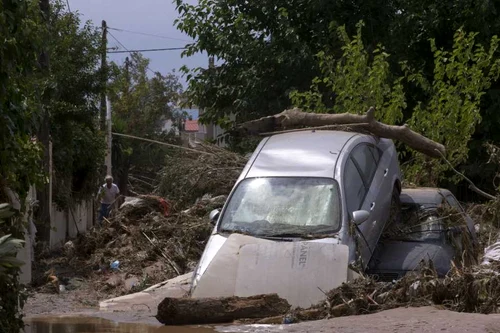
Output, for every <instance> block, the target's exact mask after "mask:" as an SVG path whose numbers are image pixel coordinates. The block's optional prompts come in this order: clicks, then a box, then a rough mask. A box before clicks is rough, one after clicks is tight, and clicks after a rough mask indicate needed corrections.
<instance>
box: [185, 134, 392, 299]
mask: <svg viewBox="0 0 500 333" xmlns="http://www.w3.org/2000/svg"><path fill="white" fill-rule="evenodd" d="M400 191H401V172H400V168H399V163H398V159H397V153H396V149H395V147H394V144H393V142H392V141H391V140H388V139H379V138H376V137H373V136H370V135H364V134H359V133H352V132H343V131H314V130H304V131H299V132H292V133H285V134H278V135H273V136H271V137H268V138H265V139H263V140H262V142H261V143H260V145H259V146H258V147H257V149H256V150H255V152H254V153H253V155H252V156H251V158H250V160H249V161H248V163H247V165H246V167H245V168H244V170H243V172H242V173H241V175H240V177H239V179H238V180H237V182H236V184H235V186H234V188H233V190H232V192H231V194H230V196H229V197H228V200H227V202H226V203H225V205H224V207H223V209H222V211H221V212H219V211H214V212H212V214H211V218H212V220H213V221H214V223H215V224H216V225H215V228H214V230H213V233H212V235H211V237H210V239H209V241H208V243H207V245H206V248H205V251H204V253H203V255H202V258H201V260H200V262H199V264H198V267H197V269H196V271H195V274H194V278H193V284H192V291H194V290H196V286H197V284H198V282H199V281H200V279H201V278H202V277H203V274H204V273H205V271H206V270H207V267H209V265H210V263H211V262H212V260H213V259H214V257H215V256H216V255H217V253H218V252H219V251H220V249H221V248H222V247H223V246H224V243H225V242H226V241H227V239H228V237H229V236H230V235H232V234H234V233H239V234H244V235H247V236H252V237H254V239H267V240H273V241H277V242H279V241H310V242H324V243H330V244H344V245H346V246H348V251H349V254H348V256H349V262H350V263H352V262H358V261H357V259H359V258H360V259H361V265H362V268H363V269H364V268H365V267H366V266H367V264H368V262H369V261H370V259H371V257H372V254H373V251H374V250H375V248H376V245H377V243H378V241H379V238H380V236H381V234H382V232H383V230H384V227H385V226H386V223H387V222H388V221H389V220H394V221H396V220H397V219H398V218H399V217H400V206H399V196H400ZM352 222H353V223H352ZM353 230H354V232H353ZM356 244H357V245H356ZM358 250H359V253H360V255H358V254H357V251H358ZM346 269H347V268H346ZM221 279H223V277H222V276H221ZM221 281H222V280H221ZM221 283H223V282H221Z"/></svg>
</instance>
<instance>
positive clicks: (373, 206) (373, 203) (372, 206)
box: [370, 202, 375, 210]
mask: <svg viewBox="0 0 500 333" xmlns="http://www.w3.org/2000/svg"><path fill="white" fill-rule="evenodd" d="M374 208H375V202H372V203H371V205H370V210H373V209H374Z"/></svg>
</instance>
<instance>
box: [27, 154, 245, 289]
mask: <svg viewBox="0 0 500 333" xmlns="http://www.w3.org/2000/svg"><path fill="white" fill-rule="evenodd" d="M197 149H198V150H199V151H200V153H196V152H192V151H187V152H185V151H183V152H181V153H179V154H176V157H175V158H172V159H170V160H168V163H167V165H166V166H165V168H164V170H163V171H162V172H161V173H160V174H159V178H160V181H159V182H160V184H159V186H158V191H157V192H158V193H159V194H160V195H161V196H158V195H139V196H138V197H134V198H132V197H128V198H126V200H125V202H124V204H122V206H121V207H120V208H119V209H117V207H115V208H114V209H113V210H112V213H111V216H110V217H109V218H108V219H107V220H105V221H104V222H103V226H102V227H101V228H98V227H96V228H92V229H91V230H89V231H87V233H85V234H81V235H79V236H78V237H77V239H75V240H73V241H70V242H68V243H66V245H65V246H64V248H63V250H62V252H60V253H50V254H49V253H46V254H45V255H42V256H41V257H40V258H39V260H38V263H37V265H38V269H37V271H38V272H37V274H38V277H37V278H36V281H35V285H40V284H42V285H43V284H45V283H46V282H47V276H48V275H50V274H51V273H52V274H56V275H58V278H59V281H60V283H64V282H66V280H67V278H65V277H66V276H68V277H71V276H79V277H84V278H85V279H91V280H94V281H95V283H94V285H96V288H97V289H98V290H99V291H100V292H103V293H106V294H107V295H109V296H111V295H120V294H126V293H131V292H135V291H139V290H142V289H144V288H147V287H149V286H151V285H154V284H156V283H159V282H162V281H165V280H167V279H170V278H173V277H175V276H178V275H181V274H184V273H188V272H191V271H193V270H194V268H195V266H196V264H197V261H198V260H199V258H200V257H201V254H202V252H203V250H204V247H205V244H206V241H207V240H208V237H209V235H210V232H211V231H212V228H213V226H212V225H211V224H210V221H209V218H208V215H209V213H210V211H212V210H213V209H216V208H221V207H222V206H223V205H224V202H225V200H226V195H227V194H228V193H229V192H230V190H231V186H232V185H233V184H234V183H235V181H236V179H237V177H238V176H239V173H240V171H241V169H242V168H243V166H244V164H245V163H246V159H245V158H244V157H242V156H240V155H238V154H235V153H231V152H229V151H226V150H223V149H220V148H217V147H213V146H209V145H200V147H198V148H197ZM114 261H118V262H119V268H118V269H117V270H113V269H111V268H110V264H111V263H113V262H114ZM68 266H69V267H70V268H71V270H70V272H68V270H67V269H64V268H65V267H66V268H67V267H68ZM127 280H129V282H128V283H126V281H127ZM44 290H45V291H50V292H56V291H57V290H56V288H54V287H53V286H51V285H46V286H45V288H44Z"/></svg>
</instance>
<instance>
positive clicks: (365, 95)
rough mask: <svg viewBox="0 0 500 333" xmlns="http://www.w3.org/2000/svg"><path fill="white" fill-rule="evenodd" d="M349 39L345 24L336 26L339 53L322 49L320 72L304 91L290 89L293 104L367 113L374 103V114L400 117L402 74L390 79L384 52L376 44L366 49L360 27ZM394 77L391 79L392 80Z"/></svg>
mask: <svg viewBox="0 0 500 333" xmlns="http://www.w3.org/2000/svg"><path fill="white" fill-rule="evenodd" d="M363 25H364V24H363V23H362V22H359V23H358V30H357V33H356V35H355V36H353V37H352V39H351V38H350V37H349V35H348V34H347V31H346V29H345V27H344V26H342V27H339V28H338V29H337V33H338V36H339V40H341V41H342V43H343V46H342V48H341V49H342V51H343V54H342V56H341V57H340V58H339V59H338V60H337V59H336V58H335V56H334V55H333V54H330V53H326V52H324V51H321V52H319V53H318V55H317V57H318V61H319V66H320V69H321V76H320V77H316V78H314V79H313V81H312V85H311V87H310V90H309V91H307V92H302V93H301V92H298V91H293V92H292V93H291V100H292V103H293V105H295V106H299V107H301V108H302V109H304V111H308V112H316V113H343V112H350V113H358V114H360V113H366V111H367V110H368V109H369V108H370V107H371V106H377V109H378V111H377V113H376V114H375V116H376V118H377V119H378V120H380V121H382V122H385V123H387V124H396V123H399V122H400V121H401V120H402V117H403V112H402V111H403V109H404V108H405V107H406V101H405V94H404V92H403V84H402V78H396V79H393V74H392V73H391V70H390V66H389V62H388V58H389V54H387V53H386V52H385V50H384V48H383V47H382V46H381V45H379V46H378V47H377V48H376V49H375V50H373V51H372V52H371V53H369V52H368V51H367V50H366V47H365V45H364V44H363V40H362V34H361V29H362V27H363ZM391 80H393V82H391Z"/></svg>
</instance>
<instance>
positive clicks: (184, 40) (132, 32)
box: [108, 27, 192, 43]
mask: <svg viewBox="0 0 500 333" xmlns="http://www.w3.org/2000/svg"><path fill="white" fill-rule="evenodd" d="M108 29H111V30H115V31H120V32H128V33H131V34H136V35H143V36H150V37H157V38H163V39H171V40H178V41H181V42H188V43H190V42H192V40H187V39H181V38H173V37H168V36H162V35H156V34H150V33H146V32H139V31H132V30H125V29H119V28H111V27H108Z"/></svg>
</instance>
